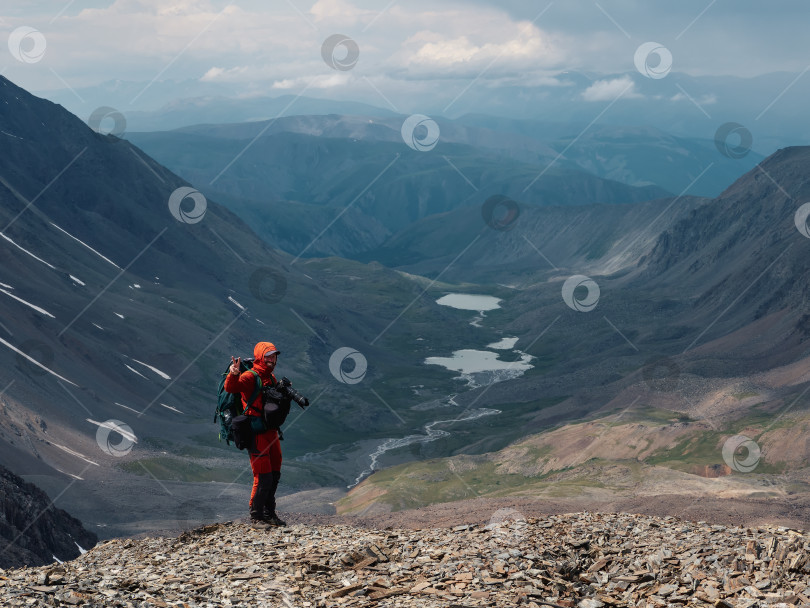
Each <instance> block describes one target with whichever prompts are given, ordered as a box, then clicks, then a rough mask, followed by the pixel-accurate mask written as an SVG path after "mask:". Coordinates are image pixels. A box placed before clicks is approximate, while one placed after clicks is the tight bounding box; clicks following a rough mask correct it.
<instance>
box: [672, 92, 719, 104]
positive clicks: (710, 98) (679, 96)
mask: <svg viewBox="0 0 810 608" xmlns="http://www.w3.org/2000/svg"><path fill="white" fill-rule="evenodd" d="M670 101H688V102H690V103H694V102H697V103H698V104H700V105H701V106H710V105H712V104H715V103H717V95H715V94H714V93H711V94H709V95H704V96H703V97H700V98H699V99H695V100H692V99H689V98H688V97H687V96H686V95H684V94H683V93H676V94H675V95H673V96H672V97H671V98H670Z"/></svg>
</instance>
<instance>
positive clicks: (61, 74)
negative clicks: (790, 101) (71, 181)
mask: <svg viewBox="0 0 810 608" xmlns="http://www.w3.org/2000/svg"><path fill="white" fill-rule="evenodd" d="M8 4H9V2H4V3H3V6H2V8H0V37H2V38H3V40H5V41H8V42H9V44H3V45H2V47H0V71H1V72H0V73H2V74H3V75H4V76H6V77H8V78H10V79H11V80H12V81H14V82H15V83H17V84H19V85H20V86H22V87H24V88H26V89H28V90H31V91H34V92H43V91H49V90H55V89H75V90H77V91H78V90H81V89H82V88H84V87H90V86H94V85H98V84H100V83H103V82H106V81H112V80H123V81H136V82H143V83H144V86H146V85H148V84H149V83H151V82H158V81H184V80H189V79H191V80H196V81H200V82H206V83H219V84H221V85H224V86H227V87H228V89H227V90H228V92H229V93H232V94H233V95H235V96H241V95H246V96H247V95H259V94H263V95H271V96H275V95H279V94H282V93H301V92H302V91H303V92H304V94H306V95H309V96H321V97H334V98H338V99H339V98H342V99H355V100H358V101H365V102H367V103H372V104H374V105H378V106H385V105H389V106H391V107H397V106H399V105H405V106H412V105H414V104H413V100H414V99H418V98H419V96H425V95H433V94H435V93H436V92H437V91H438V90H441V92H442V93H443V94H445V95H446V94H448V93H456V94H457V95H464V94H465V91H468V90H469V89H470V88H472V87H475V88H477V89H479V93H480V90H481V89H486V88H487V87H490V88H493V87H502V86H511V85H519V86H537V87H554V86H559V85H560V81H559V80H558V79H557V78H555V75H556V74H558V73H559V72H560V71H564V70H569V71H575V72H585V73H588V74H592V73H599V74H616V73H622V72H628V71H632V70H634V69H635V66H634V55H635V53H636V51H637V49H638V48H639V46H640V45H642V44H644V43H645V42H657V43H659V44H660V45H661V46H663V47H665V48H666V49H667V50H668V51H669V52H670V53H671V56H672V70H673V71H677V72H685V73H687V74H691V75H734V76H743V77H747V76H755V75H759V74H763V73H767V72H773V71H792V72H796V73H797V74H798V73H802V72H803V71H804V70H806V69H807V68H808V66H810V48H809V47H808V46H807V44H806V39H807V34H806V30H807V26H808V23H810V19H808V17H810V2H808V0H775V1H773V2H765V1H764V0H680V1H678V2H674V1H669V0H667V1H642V0H599V1H598V2H594V1H592V0H555V1H553V2H549V1H547V0H540V1H528V0H526V1H520V0H499V1H490V0H470V1H467V2H460V1H454V0H407V1H406V0H380V1H378V2H371V1H368V0H318V1H313V0H260V1H259V0H234V1H232V2H228V1H218V0H184V1H180V2H173V1H171V0H116V1H112V0H108V1H100V0H95V1H92V0H91V1H85V0H74V1H68V2H64V1H51V2H48V1H44V0H35V1H27V2H14V5H13V6H8ZM21 28H29V29H21ZM33 30H35V31H33ZM335 34H341V35H344V36H345V37H346V38H348V39H349V40H345V39H344V40H345V41H344V42H343V43H341V44H337V45H336V46H335V47H334V52H333V53H329V52H328V49H327V57H328V60H325V59H324V57H323V56H322V55H323V53H322V51H323V47H324V41H326V40H328V39H329V38H330V36H333V35H335ZM354 45H356V49H357V57H356V63H355V62H354V61H353V60H354V59H355V57H354ZM43 50H44V52H43ZM328 61H332V63H333V64H334V66H336V67H330V65H328V64H327V62H328ZM340 62H348V63H349V65H341V63H340ZM808 78H810V76H808ZM182 93H183V92H182V91H178V97H182V96H183V94H182ZM136 106H137V100H135V99H134V100H133V107H136Z"/></svg>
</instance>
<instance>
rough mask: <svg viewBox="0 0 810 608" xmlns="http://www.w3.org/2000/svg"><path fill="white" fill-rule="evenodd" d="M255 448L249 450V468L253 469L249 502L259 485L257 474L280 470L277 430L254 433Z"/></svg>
mask: <svg viewBox="0 0 810 608" xmlns="http://www.w3.org/2000/svg"><path fill="white" fill-rule="evenodd" d="M255 440H256V450H255V451H253V450H251V451H250V470H251V471H253V490H252V491H251V493H250V502H251V503H252V502H253V497H254V496H256V488H257V487H258V485H259V475H261V474H262V473H272V472H273V471H281V443H280V442H279V439H278V431H275V430H270V431H267V432H266V433H260V434H259V435H256V437H255Z"/></svg>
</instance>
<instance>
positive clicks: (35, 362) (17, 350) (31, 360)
mask: <svg viewBox="0 0 810 608" xmlns="http://www.w3.org/2000/svg"><path fill="white" fill-rule="evenodd" d="M0 344H3V345H5V346H7V347H8V348H10V349H11V350H13V351H14V352H15V353H17V354H18V355H22V356H23V357H25V358H26V359H28V360H29V361H30V362H31V363H33V364H34V365H36V366H37V367H39V368H42V369H44V370H45V371H46V372H48V373H49V374H51V375H52V376H56V377H57V378H59V379H60V380H64V381H65V382H67V383H68V384H72V385H73V386H75V387H77V388H78V386H79V385H78V384H76V383H75V382H71V381H70V380H68V379H67V378H65V377H64V376H60V375H59V374H57V373H56V372H55V371H53V370H52V369H49V368H47V367H45V366H44V365H42V363H40V362H39V361H37V360H35V359H32V358H31V357H29V356H28V355H26V354H25V353H24V352H23V351H21V350H20V349H19V348H17V347H16V346H13V345H12V344H9V343H8V342H6V341H5V340H3V338H0Z"/></svg>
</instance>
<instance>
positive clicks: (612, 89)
mask: <svg viewBox="0 0 810 608" xmlns="http://www.w3.org/2000/svg"><path fill="white" fill-rule="evenodd" d="M619 96H622V97H624V98H625V99H634V98H635V99H638V98H640V97H643V95H640V94H639V93H638V92H636V83H634V82H633V80H632V79H631V78H630V76H622V77H621V78H613V79H610V80H597V81H596V82H594V83H593V84H592V85H591V86H589V87H588V88H587V89H585V90H584V91H583V92H582V99H584V100H585V101H613V100H614V99H616V98H617V97H619Z"/></svg>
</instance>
